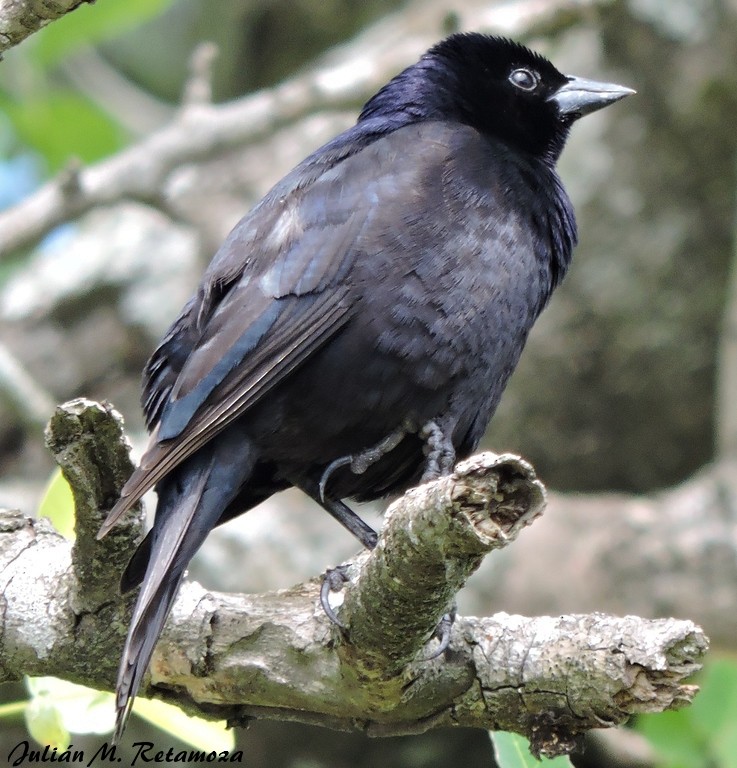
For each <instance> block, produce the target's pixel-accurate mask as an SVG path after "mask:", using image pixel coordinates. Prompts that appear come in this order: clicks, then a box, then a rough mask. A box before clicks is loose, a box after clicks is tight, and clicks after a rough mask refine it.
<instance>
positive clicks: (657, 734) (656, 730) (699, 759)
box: [636, 709, 708, 768]
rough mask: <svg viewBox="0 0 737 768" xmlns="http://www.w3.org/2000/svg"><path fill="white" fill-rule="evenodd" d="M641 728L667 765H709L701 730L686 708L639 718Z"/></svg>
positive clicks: (698, 767)
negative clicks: (699, 731) (698, 729)
mask: <svg viewBox="0 0 737 768" xmlns="http://www.w3.org/2000/svg"><path fill="white" fill-rule="evenodd" d="M636 730H638V731H639V732H640V733H641V734H642V735H643V736H644V737H645V738H646V739H647V740H648V741H649V742H650V744H652V746H653V747H654V748H655V751H656V752H657V753H658V755H659V756H660V758H661V759H662V760H663V762H662V763H658V765H659V766H662V767H663V768H665V767H666V766H667V768H706V766H707V764H708V761H707V755H706V750H705V748H704V745H703V743H702V739H701V736H700V734H699V733H698V732H697V731H696V730H694V727H693V723H692V722H691V717H690V714H689V712H688V710H686V709H679V710H677V711H676V712H660V713H658V714H653V715H641V716H640V717H638V718H637V726H636Z"/></svg>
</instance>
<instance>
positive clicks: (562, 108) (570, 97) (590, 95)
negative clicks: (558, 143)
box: [548, 77, 636, 118]
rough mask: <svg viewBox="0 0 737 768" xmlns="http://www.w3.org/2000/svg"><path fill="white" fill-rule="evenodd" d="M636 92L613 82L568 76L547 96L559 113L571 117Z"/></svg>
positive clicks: (599, 107)
mask: <svg viewBox="0 0 737 768" xmlns="http://www.w3.org/2000/svg"><path fill="white" fill-rule="evenodd" d="M631 93H636V91H633V90H632V88H625V86H623V85H616V84H615V83H597V82H596V81H595V80H585V79H584V78H583V77H569V78H568V82H567V83H566V84H565V85H562V86H561V87H560V88H558V90H557V91H556V92H555V93H554V94H553V95H552V96H549V97H548V101H554V102H555V103H556V104H557V105H558V112H559V113H560V114H561V115H568V116H570V117H573V118H578V117H581V116H582V115H588V114H589V113H590V112H596V110H597V109H601V108H602V107H606V106H607V105H608V104H613V103H614V102H615V101H619V100H620V99H623V98H624V97H625V96H629V95H630V94H631Z"/></svg>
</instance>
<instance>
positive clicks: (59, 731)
mask: <svg viewBox="0 0 737 768" xmlns="http://www.w3.org/2000/svg"><path fill="white" fill-rule="evenodd" d="M25 717H26V726H27V727H28V732H29V733H30V734H31V736H32V737H33V738H34V739H35V740H36V741H37V742H38V743H39V744H41V745H42V746H44V745H46V744H48V745H49V746H50V747H59V748H60V749H64V747H66V746H67V744H69V731H67V729H66V728H65V727H64V724H63V723H62V720H61V713H60V711H59V708H58V707H57V706H56V705H55V703H54V702H53V701H52V700H51V699H49V698H48V696H36V697H34V698H32V699H31V700H30V701H29V702H28V706H27V707H26V710H25Z"/></svg>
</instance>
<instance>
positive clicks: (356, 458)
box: [319, 421, 415, 499]
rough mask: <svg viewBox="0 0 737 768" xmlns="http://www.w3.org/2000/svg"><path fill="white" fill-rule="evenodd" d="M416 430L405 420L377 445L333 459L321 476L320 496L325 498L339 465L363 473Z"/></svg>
mask: <svg viewBox="0 0 737 768" xmlns="http://www.w3.org/2000/svg"><path fill="white" fill-rule="evenodd" d="M414 431H415V430H414V429H412V425H411V423H410V422H409V421H404V422H402V424H401V426H399V427H397V428H396V429H395V430H394V431H393V432H390V433H389V434H388V435H387V436H386V437H385V438H383V440H380V441H379V442H378V443H376V445H372V446H371V447H370V448H364V449H363V450H362V451H359V452H358V453H353V454H351V455H350V456H341V457H340V458H339V459H335V461H331V462H330V464H328V465H327V467H325V470H324V471H323V473H322V476H321V477H320V485H319V488H320V498H321V499H325V489H326V487H327V484H328V481H329V480H330V476H331V475H332V474H333V472H335V470H336V469H338V467H344V466H346V465H348V464H350V466H351V472H353V474H354V475H362V474H363V473H364V472H365V471H366V470H367V469H368V468H369V467H370V466H371V465H372V464H375V463H376V462H377V461H378V460H379V459H380V458H382V456H386V454H387V453H389V451H391V450H393V449H394V448H396V447H397V446H398V445H399V443H401V442H402V440H403V439H404V437H405V436H406V435H408V434H410V432H414Z"/></svg>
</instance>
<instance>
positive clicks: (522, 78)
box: [509, 69, 540, 91]
mask: <svg viewBox="0 0 737 768" xmlns="http://www.w3.org/2000/svg"><path fill="white" fill-rule="evenodd" d="M509 82H510V83H512V85H516V86H517V88H521V89H522V90H523V91H534V90H535V88H537V84H538V83H539V82H540V75H538V74H537V72H532V71H531V70H529V69H515V70H514V72H512V74H511V75H510V76H509Z"/></svg>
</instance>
